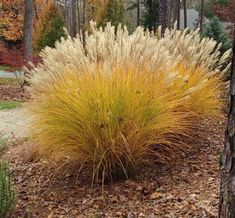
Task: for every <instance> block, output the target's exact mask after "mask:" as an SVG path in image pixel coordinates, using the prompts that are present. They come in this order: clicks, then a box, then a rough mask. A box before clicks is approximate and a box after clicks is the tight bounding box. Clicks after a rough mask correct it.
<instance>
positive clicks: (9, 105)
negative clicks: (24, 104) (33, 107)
mask: <svg viewBox="0 0 235 218" xmlns="http://www.w3.org/2000/svg"><path fill="white" fill-rule="evenodd" d="M20 106H21V103H20V102H17V101H0V110H3V109H13V108H16V107H20Z"/></svg>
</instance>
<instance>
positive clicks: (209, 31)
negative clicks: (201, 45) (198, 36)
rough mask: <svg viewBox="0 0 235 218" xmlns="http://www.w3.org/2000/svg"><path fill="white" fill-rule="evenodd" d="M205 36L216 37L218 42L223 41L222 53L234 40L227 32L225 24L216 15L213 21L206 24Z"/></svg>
mask: <svg viewBox="0 0 235 218" xmlns="http://www.w3.org/2000/svg"><path fill="white" fill-rule="evenodd" d="M203 36H204V37H209V38H212V39H214V40H215V41H216V42H217V43H218V44H219V43H222V47H221V52H222V53H223V52H225V51H227V50H228V49H230V48H231V47H232V42H231V40H230V38H229V36H228V34H227V33H226V32H225V29H224V27H223V24H222V23H221V21H220V20H219V18H218V17H216V16H215V17H213V18H212V19H211V21H210V22H209V23H208V24H207V25H206V27H205V30H204V32H203Z"/></svg>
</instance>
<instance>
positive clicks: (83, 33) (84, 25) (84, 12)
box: [82, 0, 86, 47]
mask: <svg viewBox="0 0 235 218" xmlns="http://www.w3.org/2000/svg"><path fill="white" fill-rule="evenodd" d="M85 28H86V0H83V18H82V39H83V46H84V47H85V32H86V29H85Z"/></svg>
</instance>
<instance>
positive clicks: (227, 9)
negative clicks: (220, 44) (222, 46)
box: [213, 0, 235, 38]
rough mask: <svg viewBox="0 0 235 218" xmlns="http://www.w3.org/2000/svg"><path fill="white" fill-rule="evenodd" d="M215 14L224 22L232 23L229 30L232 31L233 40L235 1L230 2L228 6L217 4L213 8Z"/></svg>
mask: <svg viewBox="0 0 235 218" xmlns="http://www.w3.org/2000/svg"><path fill="white" fill-rule="evenodd" d="M213 11H214V13H215V14H216V15H217V16H218V17H219V18H220V19H221V20H222V21H224V22H228V23H230V25H229V26H228V29H229V30H230V35H231V38H232V37H233V35H234V25H235V1H234V0H230V1H229V2H228V4H227V6H221V5H220V4H215V5H214V6H213Z"/></svg>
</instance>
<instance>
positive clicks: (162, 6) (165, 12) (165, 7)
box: [159, 0, 171, 34]
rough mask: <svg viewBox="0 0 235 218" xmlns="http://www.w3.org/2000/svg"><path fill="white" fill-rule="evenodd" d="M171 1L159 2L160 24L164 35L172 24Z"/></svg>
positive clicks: (162, 0)
mask: <svg viewBox="0 0 235 218" xmlns="http://www.w3.org/2000/svg"><path fill="white" fill-rule="evenodd" d="M170 3H171V2H170V0H159V23H160V25H161V26H162V34H164V32H165V30H166V28H169V27H170V23H171V7H170V6H171V4H170Z"/></svg>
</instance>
